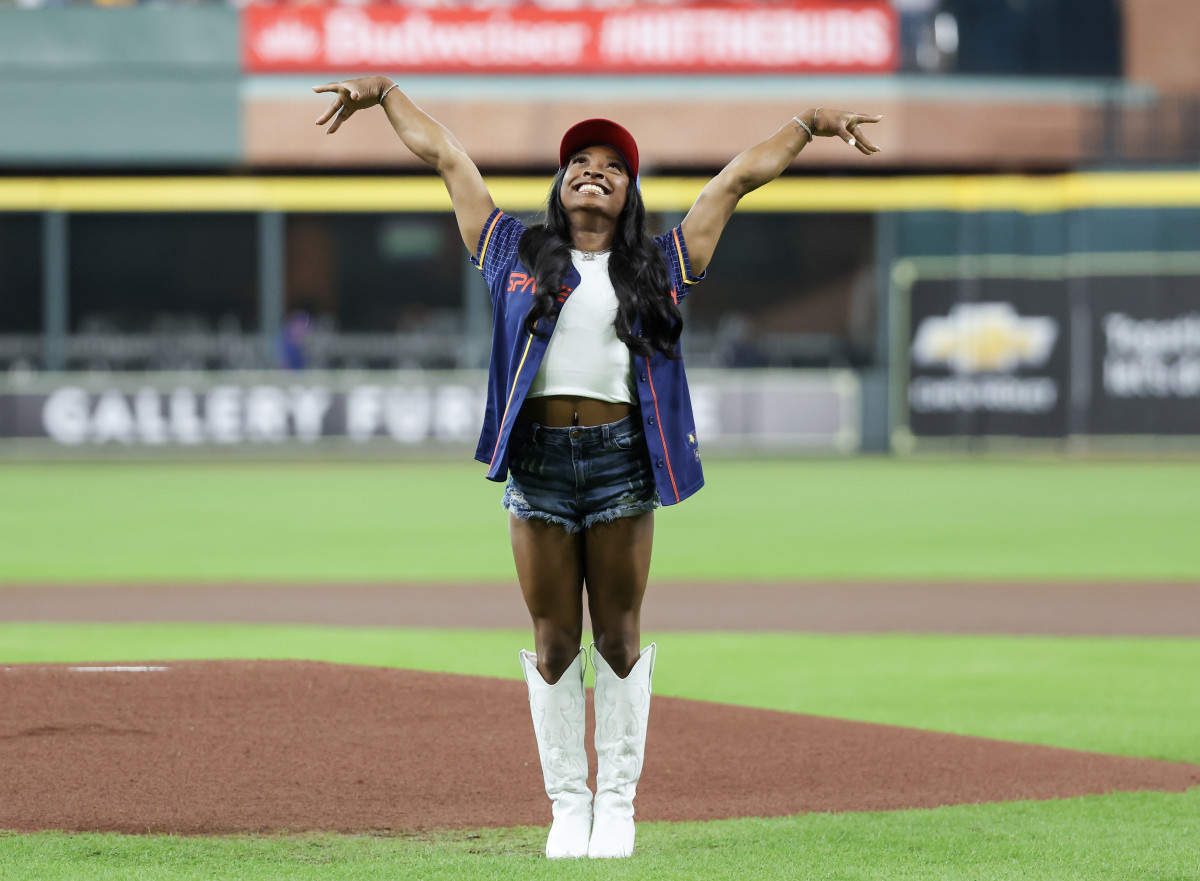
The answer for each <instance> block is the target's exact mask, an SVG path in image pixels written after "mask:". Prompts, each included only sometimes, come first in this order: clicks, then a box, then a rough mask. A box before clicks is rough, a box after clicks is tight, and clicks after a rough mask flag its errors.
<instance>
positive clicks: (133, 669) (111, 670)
mask: <svg viewBox="0 0 1200 881" xmlns="http://www.w3.org/2000/svg"><path fill="white" fill-rule="evenodd" d="M67 669H68V670H70V671H71V672H72V673H160V672H162V671H163V670H166V669H168V668H167V667H68V668H67Z"/></svg>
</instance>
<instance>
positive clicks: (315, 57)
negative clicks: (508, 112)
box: [242, 0, 899, 74]
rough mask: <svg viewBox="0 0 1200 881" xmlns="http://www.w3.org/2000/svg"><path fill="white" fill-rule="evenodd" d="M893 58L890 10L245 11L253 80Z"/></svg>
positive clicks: (697, 69) (687, 69) (822, 3)
mask: <svg viewBox="0 0 1200 881" xmlns="http://www.w3.org/2000/svg"><path fill="white" fill-rule="evenodd" d="M898 54H899V53H898V51H897V28H896V16H895V12H894V11H893V10H892V7H891V5H890V4H889V3H888V2H887V0H861V2H847V0H839V2H834V0H808V2H805V0H793V2H790V3H789V2H783V3H772V4H770V5H728V6H722V5H714V4H703V5H686V6H679V7H662V6H644V7H636V6H635V7H623V8H620V9H596V8H593V9H577V10H570V11H556V10H545V9H538V8H536V7H526V6H522V7H516V8H512V9H506V10H503V11H497V10H494V9H490V10H489V9H453V10H443V9H438V10H424V9H406V8H404V7H402V6H395V5H386V6H384V5H379V6H289V5H272V6H253V5H252V6H248V7H247V8H246V9H244V10H243V11H242V66H243V69H244V70H246V71H247V72H249V73H310V72H318V71H327V72H338V73H350V72H359V71H361V72H366V71H373V72H379V73H404V72H409V73H514V74H528V73H604V74H628V73H634V74H636V73H825V72H829V73H835V72H836V73H847V72H852V73H883V72H888V71H891V70H894V69H895V67H896V63H897V58H898Z"/></svg>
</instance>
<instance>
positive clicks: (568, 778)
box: [521, 649, 592, 860]
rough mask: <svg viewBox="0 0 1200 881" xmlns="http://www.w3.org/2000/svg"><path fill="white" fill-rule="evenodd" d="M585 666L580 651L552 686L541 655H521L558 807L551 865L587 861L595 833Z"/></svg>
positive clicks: (549, 846)
mask: <svg viewBox="0 0 1200 881" xmlns="http://www.w3.org/2000/svg"><path fill="white" fill-rule="evenodd" d="M584 663H585V660H584V651H583V649H580V650H579V654H578V655H577V656H576V658H575V660H574V661H572V662H571V666H570V667H568V668H567V672H566V673H564V674H563V675H562V678H561V679H559V680H558V682H556V683H555V684H554V685H547V684H546V680H544V679H543V678H542V674H541V673H539V672H538V669H537V655H535V654H533V653H532V652H527V651H522V652H521V669H522V670H523V671H524V673H525V684H526V685H528V686H529V710H530V713H531V714H532V715H533V731H534V734H536V735H537V745H538V755H539V756H540V757H541V759H542V776H543V778H545V781H546V795H548V796H550V801H551V802H552V803H553V805H552V811H553V814H554V822H553V824H552V825H551V826H550V837H549V838H547V839H546V856H547V857H549V858H550V859H552V860H555V859H562V858H564V857H584V856H587V852H588V838H589V836H590V835H591V832H592V791H591V790H590V789H588V787H587V778H588V757H587V750H586V748H585V747H584V727H585V720H586V718H587V716H586V714H587V694H586V692H585V691H584V689H583V667H584Z"/></svg>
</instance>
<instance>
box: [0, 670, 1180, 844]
mask: <svg viewBox="0 0 1200 881" xmlns="http://www.w3.org/2000/svg"><path fill="white" fill-rule="evenodd" d="M147 663H148V662H145V661H141V662H139V666H143V667H144V666H145V665H146V664H147ZM162 667H163V668H164V669H161V670H149V671H146V670H140V671H138V672H126V671H111V670H98V669H86V668H83V669H81V668H77V667H76V668H72V667H67V666H60V665H23V666H12V667H7V668H2V670H0V706H3V707H4V708H5V713H4V717H3V719H2V720H0V829H10V830H17V831H34V830H41V829H60V830H79V831H116V832H129V833H145V832H167V833H179V834H189V835H194V834H215V833H235V832H274V831H283V830H287V831H293V832H298V831H305V830H326V831H340V832H368V831H377V832H392V833H395V832H416V831H422V830H430V829H437V828H474V827H485V826H513V825H539V824H546V823H548V821H549V803H548V802H547V800H546V798H545V796H544V794H543V793H542V781H541V771H540V766H539V764H538V757H537V751H536V746H535V744H534V739H533V734H532V729H531V725H530V722H529V715H528V714H529V711H528V705H527V702H526V697H525V689H524V685H523V684H522V683H519V682H513V681H500V680H494V679H485V678H480V677H470V676H451V675H446V674H431V673H416V672H412V671H406V670H392V669H381V668H370V667H354V666H340V665H333V664H324V663H315V662H304V661H191V662H168V663H164V664H163V665H162ZM594 765H595V763H594V760H593V768H594ZM1196 785H1200V767H1198V766H1194V765H1187V764H1181V763H1171V762H1159V761H1152V760H1147V759H1135V758H1126V757H1118V756H1108V755H1099V754H1094V753H1085V752H1078V751H1073V750H1064V749H1055V748H1051V747H1042V746H1032V745H1028V744H1018V743H1009V742H1004V741H993V740H985V739H982V738H972V737H962V736H958V735H952V734H940V733H933V732H928V731H918V730H914V729H906V728H897V727H891V726H884V725H872V724H866V723H858V722H846V721H841V720H836V719H825V718H818V717H813V716H803V715H797V714H790V713H780V712H773V711H769V710H757V709H749V708H745V707H732V706H725V705H720V704H708V703H700V702H697V701H687V700H681V699H676V698H667V697H657V698H656V699H655V702H654V705H653V709H652V712H651V724H650V731H649V737H648V741H647V758H646V772H645V775H644V776H643V779H642V783H641V785H640V786H639V789H638V816H639V817H640V818H641V819H643V820H710V819H717V818H725V817H745V816H760V817H766V816H781V815H788V814H795V813H800V812H806V811H867V810H876V811H877V810H897V809H902V808H929V807H936V806H938V805H946V804H959V803H975V802H988V801H1009V800H1022V799H1047V798H1058V797H1064V796H1076V795H1084V794H1088V793H1104V792H1112V791H1118V790H1161V791H1174V792H1181V791H1184V790H1186V789H1188V788H1190V787H1192V786H1196Z"/></svg>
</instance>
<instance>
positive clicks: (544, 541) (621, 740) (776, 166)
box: [314, 77, 879, 858]
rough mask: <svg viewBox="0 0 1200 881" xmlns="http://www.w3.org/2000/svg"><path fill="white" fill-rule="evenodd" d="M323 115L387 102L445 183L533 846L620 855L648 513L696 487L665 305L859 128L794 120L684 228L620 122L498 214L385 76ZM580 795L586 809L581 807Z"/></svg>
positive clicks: (345, 114) (639, 754)
mask: <svg viewBox="0 0 1200 881" xmlns="http://www.w3.org/2000/svg"><path fill="white" fill-rule="evenodd" d="M314 90H315V91H317V92H329V93H331V94H333V95H334V100H333V103H332V104H330V105H329V107H328V109H326V111H325V112H324V113H323V114H322V115H321V116H320V118H318V119H317V124H319V125H324V124H326V123H330V125H329V129H328V131H329V132H330V133H333V132H336V131H337V130H338V128H339V127H340V126H341V125H342V124H343V123H344V122H345V121H346V120H347V119H348V118H349V117H350V116H351V115H352V114H354V113H355V112H357V111H359V110H365V109H367V108H369V107H373V106H375V105H377V104H382V106H383V108H384V111H385V112H386V113H387V117H388V120H389V121H390V122H391V124H392V127H393V128H394V129H395V130H396V133H397V134H398V135H399V136H400V139H401V140H402V141H403V142H404V144H405V146H406V147H408V149H409V150H411V151H412V152H413V153H414V154H416V155H417V156H418V157H420V158H421V159H423V160H424V161H425V162H427V163H428V164H429V165H431V166H432V167H433V168H434V169H435V170H436V171H437V172H438V174H440V175H441V177H442V179H443V180H444V181H445V184H446V189H447V190H448V191H449V193H450V199H451V202H452V203H453V205H454V213H455V216H456V218H457V220H458V227H459V232H460V233H461V235H462V239H463V243H464V244H465V245H466V247H467V249H468V250H469V251H470V253H471V255H472V257H471V259H472V262H473V263H474V264H475V265H476V266H477V267H479V269H481V270H482V272H483V275H484V278H485V280H486V281H487V284H488V288H489V290H490V292H491V297H492V306H493V316H494V323H493V332H492V354H491V369H490V377H489V383H488V397H487V410H486V413H485V416H484V427H483V434H482V436H481V438H480V442H479V447H478V449H477V450H476V458H477V459H479V460H480V461H482V462H485V463H486V464H487V465H488V474H487V476H488V478H489V479H491V480H496V481H503V480H505V479H506V478H507V486H506V488H505V492H504V499H503V504H504V507H505V508H507V509H508V511H509V532H510V536H511V540H512V549H513V557H514V558H515V561H516V569H517V578H518V580H519V581H520V585H521V592H522V594H523V595H524V598H525V603H526V605H527V607H528V609H529V614H530V616H531V617H532V619H533V638H534V649H535V651H534V652H533V653H530V652H527V651H523V652H521V653H520V661H521V665H522V669H523V671H524V674H525V681H526V683H527V684H528V687H529V702H530V707H531V711H532V715H533V724H534V732H535V734H536V736H537V743H538V751H539V754H540V756H541V763H542V772H543V775H544V778H545V784H546V793H547V795H549V796H550V799H551V802H552V813H553V818H554V819H553V824H552V826H551V829H550V835H549V838H548V840H547V842H546V855H547V856H548V857H551V858H558V857H582V856H590V857H624V856H629V855H630V854H631V853H632V852H633V844H634V824H633V798H634V792H635V789H636V787H637V782H638V779H639V777H640V774H641V769H642V760H643V755H644V751H645V743H646V725H647V721H648V717H649V709H650V686H651V675H652V673H653V669H654V659H655V646H654V645H653V644H651V645H650V646H648V647H646V648H642V646H641V606H642V598H643V596H644V594H645V591H646V581H647V578H648V576H649V571H650V550H651V545H652V542H653V536H654V514H653V510H654V508H656V507H658V506H659V505H672V504H676V503H678V502H680V501H683V500H684V499H685V498H687V497H688V496H690V495H691V494H693V493H694V492H696V490H698V489H699V488H700V487H701V485H702V484H703V482H704V481H703V475H702V473H701V468H700V453H699V446H698V443H697V439H696V426H695V422H694V420H693V418H692V410H691V402H690V399H689V396H688V389H687V380H686V377H685V375H684V369H683V362H682V360H681V357H680V352H679V335H680V331H681V329H682V319H681V317H680V312H679V301H680V300H681V299H683V297H684V296H686V294H687V291H688V289H689V288H690V287H691V286H692V285H694V284H696V283H697V282H699V281H700V280H701V279H702V278H703V276H704V272H705V269H706V268H707V266H708V263H709V260H710V259H711V258H712V255H713V251H714V250H715V248H716V246H717V241H718V240H719V239H720V236H721V232H722V230H723V229H724V228H725V224H726V223H727V222H728V221H729V218H730V216H732V214H733V211H734V209H735V208H736V207H737V204H738V201H739V200H740V199H741V198H742V196H744V195H746V193H749V192H750V191H752V190H754V189H756V188H758V187H760V186H762V185H763V184H766V183H768V182H769V181H772V180H774V179H775V178H776V177H778V176H779V175H780V174H781V173H782V172H783V170H784V169H785V168H787V166H788V164H789V163H790V162H791V161H792V159H794V158H795V156H796V154H797V153H799V152H800V151H801V150H802V149H804V147H805V146H806V145H807V144H808V143H809V141H811V140H812V138H813V137H814V136H822V135H827V136H835V135H836V136H840V137H841V138H842V139H843V140H845V141H846V142H847V143H848V144H849V145H850V146H852V147H857V149H858V150H859V151H860V152H861V153H863V154H865V155H870V154H871V153H874V152H877V151H878V148H876V147H875V146H874V145H873V144H871V142H870V141H869V140H867V139H866V138H864V137H863V136H862V133H861V131H860V130H859V126H860V125H861V124H862V123H868V122H877V121H878V120H879V117H877V116H867V115H863V114H856V113H847V112H844V111H840V110H831V109H828V108H826V109H821V108H816V109H809V110H804V111H802V112H801V113H799V114H797V115H796V116H795V117H793V118H792V119H791V120H789V121H788V122H787V123H785V124H784V126H783V127H782V128H781V129H779V131H777V132H776V133H775V134H774V135H772V136H771V137H769V138H767V139H766V140H765V141H763V142H762V143H760V144H757V145H755V146H753V147H751V148H750V149H748V150H746V151H745V152H744V153H742V154H741V155H739V156H738V157H737V158H736V159H734V160H733V161H732V162H730V163H729V165H728V166H726V167H725V169H724V170H723V171H721V173H720V174H718V175H717V176H716V177H715V178H713V179H712V180H711V181H710V182H709V183H708V185H707V186H705V188H704V190H703V191H702V192H701V193H700V196H699V198H697V200H696V203H695V205H693V206H692V209H691V210H690V211H689V212H688V215H687V217H686V218H684V220H683V222H682V223H681V224H680V225H679V226H678V227H676V228H675V229H673V230H671V231H670V232H668V233H666V234H665V235H661V236H658V237H657V238H651V237H650V236H649V235H647V233H646V230H645V220H646V209H645V205H644V204H643V202H642V197H641V193H640V191H639V190H638V186H637V179H638V168H639V155H638V148H637V144H636V142H635V141H634V139H633V137H632V136H631V135H630V133H629V132H628V131H626V130H625V129H624V128H622V127H621V126H619V125H617V124H616V123H615V122H611V121H609V120H604V119H589V120H585V121H583V122H581V123H579V124H577V125H575V126H572V127H571V128H570V129H569V130H568V131H567V132H566V134H565V135H564V136H563V138H562V142H561V144H560V145H559V169H558V174H557V175H556V176H555V178H554V182H553V184H552V186H551V189H550V195H549V200H548V203H547V208H546V221H545V223H544V224H542V225H539V226H536V227H533V228H530V229H527V228H526V227H525V226H524V225H522V224H521V222H520V221H518V220H517V219H516V218H515V217H511V216H509V215H506V214H504V213H503V212H502V211H500V210H499V209H497V208H496V206H495V204H494V203H493V201H492V197H491V195H490V194H489V193H488V189H487V186H486V185H485V183H484V180H483V177H482V175H481V174H480V173H479V170H478V169H477V168H476V167H475V164H474V163H473V162H472V161H471V159H470V157H468V156H467V154H466V152H465V151H464V150H463V148H462V146H461V145H460V144H459V143H458V141H457V140H456V139H455V137H454V136H453V135H452V134H451V133H450V132H449V131H448V130H447V129H446V128H445V127H444V126H442V125H441V124H440V123H438V122H437V121H436V120H434V119H432V118H431V117H430V116H429V115H428V114H426V113H425V112H424V111H422V110H421V109H420V108H419V107H417V106H416V105H415V104H414V103H413V102H412V101H411V100H409V98H408V97H407V96H406V95H404V94H403V93H402V92H401V91H400V90H399V89H398V88H397V87H396V84H395V83H393V82H392V81H391V80H389V79H387V78H386V77H364V78H361V79H355V80H349V81H345V82H340V83H327V84H325V85H322V86H316V87H315V89H314ZM585 596H586V601H587V605H588V612H589V614H590V617H591V621H592V637H593V647H592V648H593V650H592V655H591V657H592V663H593V666H594V667H595V670H596V689H595V713H596V739H595V742H596V752H597V759H598V763H599V765H598V770H597V775H596V790H597V791H596V794H595V798H594V800H593V796H592V793H591V791H590V790H589V789H588V786H587V778H588V760H587V753H586V751H585V747H584V719H585V709H586V693H585V691H584V678H583V674H584V666H585V661H586V657H587V655H586V653H585V651H584V650H583V649H582V648H580V641H581V638H582V635H583V603H584V599H585ZM593 801H594V803H593Z"/></svg>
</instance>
